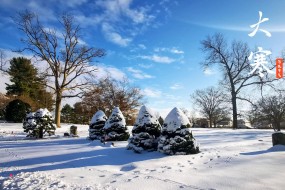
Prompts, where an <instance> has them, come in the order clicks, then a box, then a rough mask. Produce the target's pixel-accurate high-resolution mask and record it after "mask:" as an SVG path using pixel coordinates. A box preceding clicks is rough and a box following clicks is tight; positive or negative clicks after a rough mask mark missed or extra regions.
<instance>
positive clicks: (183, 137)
mask: <svg viewBox="0 0 285 190" xmlns="http://www.w3.org/2000/svg"><path fill="white" fill-rule="evenodd" d="M189 128H190V122H189V120H188V118H187V116H186V115H184V113H183V112H182V111H181V110H180V109H179V108H174V109H172V110H171V111H170V113H169V114H168V115H167V117H166V118H165V120H164V124H163V127H162V131H161V136H160V139H159V142H158V151H159V152H162V153H165V154H169V155H174V154H177V155H179V154H181V155H185V154H196V153H198V152H199V147H198V145H197V143H196V140H195V138H194V137H193V135H192V132H191V131H190V129H189Z"/></svg>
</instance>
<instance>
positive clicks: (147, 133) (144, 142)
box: [127, 106, 161, 153]
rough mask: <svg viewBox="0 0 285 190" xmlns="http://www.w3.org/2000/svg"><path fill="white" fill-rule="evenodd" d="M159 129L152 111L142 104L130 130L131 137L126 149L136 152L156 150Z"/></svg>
mask: <svg viewBox="0 0 285 190" xmlns="http://www.w3.org/2000/svg"><path fill="white" fill-rule="evenodd" d="M160 131H161V126H160V124H159V121H158V120H157V117H156V116H155V114H154V112H153V111H152V110H151V109H149V108H147V107H146V106H142V107H141V109H140V111H139V114H138V116H137V119H136V122H135V124H134V128H133V130H132V134H133V137H131V138H130V139H129V144H128V147H127V149H132V150H134V151H135V152H137V153H140V152H142V151H143V150H148V151H154V150H157V141H158V137H159V135H160Z"/></svg>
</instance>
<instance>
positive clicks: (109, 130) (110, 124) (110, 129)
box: [103, 107, 130, 141]
mask: <svg viewBox="0 0 285 190" xmlns="http://www.w3.org/2000/svg"><path fill="white" fill-rule="evenodd" d="M103 130H104V134H105V135H104V137H105V140H106V141H126V140H128V138H129V137H130V134H129V132H128V129H127V127H126V121H125V118H124V116H123V114H122V112H121V111H120V109H119V108H118V107H116V108H114V110H113V112H112V114H111V116H110V117H109V119H108V120H107V122H106V123H105V126H104V128H103Z"/></svg>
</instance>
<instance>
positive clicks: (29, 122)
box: [23, 109, 55, 138]
mask: <svg viewBox="0 0 285 190" xmlns="http://www.w3.org/2000/svg"><path fill="white" fill-rule="evenodd" d="M23 128H24V132H26V133H28V135H27V137H35V138H43V137H44V135H47V134H48V135H52V134H54V131H55V126H54V125H53V118H52V115H51V113H50V112H49V111H48V110H47V109H39V110H37V111H36V112H35V113H33V112H30V113H28V114H27V116H26V119H25V121H24V123H23Z"/></svg>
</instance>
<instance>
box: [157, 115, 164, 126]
mask: <svg viewBox="0 0 285 190" xmlns="http://www.w3.org/2000/svg"><path fill="white" fill-rule="evenodd" d="M158 122H159V124H160V125H161V126H162V125H163V122H164V120H163V118H162V117H161V116H159V118H158Z"/></svg>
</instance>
